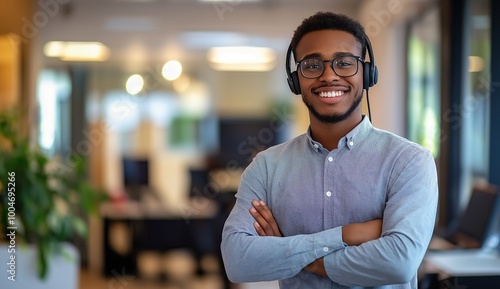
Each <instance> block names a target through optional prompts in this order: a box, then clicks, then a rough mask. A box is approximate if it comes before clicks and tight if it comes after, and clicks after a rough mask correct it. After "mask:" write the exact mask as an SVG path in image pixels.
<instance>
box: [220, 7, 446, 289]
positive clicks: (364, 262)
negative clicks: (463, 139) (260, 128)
mask: <svg viewBox="0 0 500 289" xmlns="http://www.w3.org/2000/svg"><path fill="white" fill-rule="evenodd" d="M366 51H368V54H369V56H370V61H371V62H367V61H365V56H366ZM292 53H293V55H294V57H295V60H296V62H295V68H296V69H295V70H293V71H292V69H291V67H290V64H289V62H290V61H289V60H290V58H291V54H292ZM373 58H374V57H373V51H372V50H371V46H370V45H369V39H368V38H367V36H366V35H365V33H364V30H363V27H362V26H361V25H360V24H359V23H358V22H357V21H355V20H353V19H351V18H349V17H346V16H344V15H339V14H334V13H329V12H320V13H317V14H315V15H313V16H311V17H309V18H307V19H305V20H304V21H303V22H302V24H301V25H300V26H299V27H298V28H297V30H296V31H295V33H294V36H293V38H292V41H291V44H290V48H289V53H288V55H287V67H286V69H287V74H288V82H289V84H290V88H291V90H292V92H293V93H295V94H301V95H302V99H303V101H304V103H305V105H306V106H307V108H308V110H309V119H310V126H309V129H308V131H307V132H306V133H305V134H303V135H300V136H298V137H296V138H294V139H292V140H290V141H288V142H286V143H283V144H280V145H277V146H274V147H272V148H269V149H267V150H266V151H263V152H261V153H260V154H258V155H257V156H256V157H255V159H254V160H253V161H252V163H251V164H250V165H249V166H248V167H247V169H246V170H245V172H244V173H243V175H242V178H241V183H240V186H239V188H238V192H237V194H236V198H237V200H236V204H235V206H234V208H233V210H232V212H231V214H230V216H229V217H228V219H227V221H226V224H225V226H224V230H223V236H222V244H221V249H222V254H223V259H224V264H225V269H226V271H227V274H228V277H229V279H230V280H231V281H233V282H256V281H270V280H279V283H280V288H346V287H351V288H363V287H370V288H374V287H375V288H415V289H416V288H417V269H418V267H419V265H420V263H421V261H422V258H423V256H424V254H425V251H426V249H427V246H428V244H429V241H430V238H431V236H432V232H433V228H434V221H435V216H436V208H437V199H438V189H437V175H436V167H435V163H434V160H433V158H432V156H431V154H430V153H429V151H427V150H425V149H424V148H422V147H421V146H419V145H417V144H415V143H412V142H410V141H408V140H406V139H404V138H402V137H399V136H397V135H394V134H392V133H389V132H386V131H383V130H379V129H376V128H374V127H373V126H372V125H371V123H370V121H369V119H368V118H367V117H366V116H364V115H363V114H362V112H361V106H360V103H361V100H362V98H363V90H368V88H369V87H371V86H373V85H374V84H375V83H376V81H377V68H376V66H375V62H374V59H373Z"/></svg>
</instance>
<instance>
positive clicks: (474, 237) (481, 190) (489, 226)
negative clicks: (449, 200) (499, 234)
mask: <svg viewBox="0 0 500 289" xmlns="http://www.w3.org/2000/svg"><path fill="white" fill-rule="evenodd" d="M498 194H499V193H498V188H497V187H495V186H492V185H475V186H474V187H473V189H472V193H471V196H470V199H469V203H468V205H467V207H466V209H465V210H464V212H463V213H462V214H461V216H460V219H459V221H458V225H457V227H456V229H455V230H454V231H453V233H452V234H451V235H450V236H449V240H450V241H451V242H453V243H455V244H456V245H458V246H460V247H463V248H481V247H482V246H483V244H484V242H485V241H486V239H487V238H488V237H489V236H490V235H491V234H492V233H493V232H492V231H493V230H494V229H495V228H494V226H495V218H498V214H499V210H500V204H499V203H500V198H499V197H498Z"/></svg>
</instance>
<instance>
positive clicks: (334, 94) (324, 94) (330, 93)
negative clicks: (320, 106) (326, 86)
mask: <svg viewBox="0 0 500 289" xmlns="http://www.w3.org/2000/svg"><path fill="white" fill-rule="evenodd" d="M344 94H345V91H342V90H337V91H322V92H320V93H319V96H320V97H330V98H331V97H338V96H342V95H344Z"/></svg>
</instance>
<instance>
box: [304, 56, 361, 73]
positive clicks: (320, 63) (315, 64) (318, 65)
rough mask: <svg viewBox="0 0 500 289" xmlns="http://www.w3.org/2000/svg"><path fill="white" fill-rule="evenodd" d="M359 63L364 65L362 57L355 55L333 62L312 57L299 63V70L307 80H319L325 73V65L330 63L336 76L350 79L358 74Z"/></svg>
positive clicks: (338, 58) (342, 57) (339, 58)
mask: <svg viewBox="0 0 500 289" xmlns="http://www.w3.org/2000/svg"><path fill="white" fill-rule="evenodd" d="M358 61H359V62H361V63H363V59H362V58H361V57H359V56H354V55H347V56H340V57H337V58H335V59H333V60H323V59H321V58H317V57H311V58H305V59H302V60H301V61H299V62H297V70H300V73H301V74H302V76H304V77H305V78H317V77H320V76H321V75H323V73H324V72H325V69H326V65H325V63H326V62H330V63H331V67H332V69H333V71H334V72H335V74H337V75H338V76H342V77H349V76H353V75H354V74H356V73H358Z"/></svg>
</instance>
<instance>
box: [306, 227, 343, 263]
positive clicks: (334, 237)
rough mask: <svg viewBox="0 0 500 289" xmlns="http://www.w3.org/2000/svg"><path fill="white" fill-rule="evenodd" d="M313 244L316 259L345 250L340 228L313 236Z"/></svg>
mask: <svg viewBox="0 0 500 289" xmlns="http://www.w3.org/2000/svg"><path fill="white" fill-rule="evenodd" d="M313 244H314V253H315V255H316V258H321V257H324V256H326V255H328V254H330V253H332V252H334V251H337V250H340V249H343V248H345V247H346V244H345V243H344V242H343V241H342V227H336V228H333V229H330V230H326V231H322V232H319V233H316V234H313Z"/></svg>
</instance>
